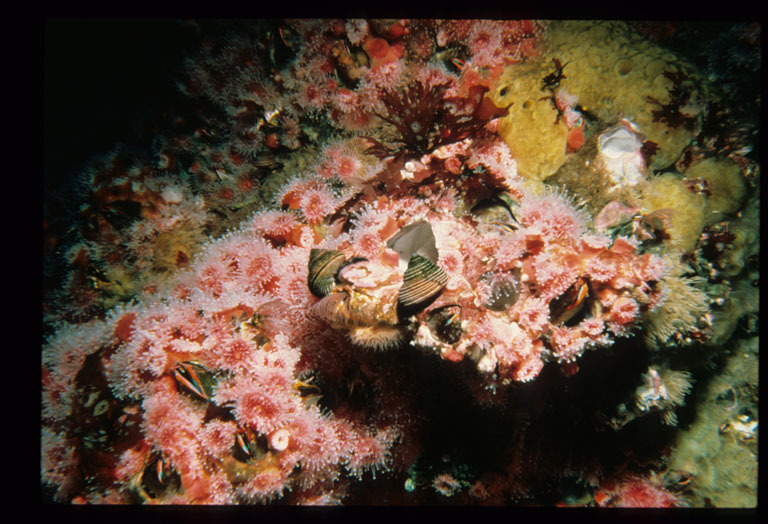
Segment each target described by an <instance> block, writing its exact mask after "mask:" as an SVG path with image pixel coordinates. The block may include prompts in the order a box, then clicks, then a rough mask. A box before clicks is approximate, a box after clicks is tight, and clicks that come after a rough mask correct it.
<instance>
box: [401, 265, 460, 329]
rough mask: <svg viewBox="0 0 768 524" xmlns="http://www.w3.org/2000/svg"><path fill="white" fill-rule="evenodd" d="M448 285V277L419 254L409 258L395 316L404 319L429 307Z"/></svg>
mask: <svg viewBox="0 0 768 524" xmlns="http://www.w3.org/2000/svg"><path fill="white" fill-rule="evenodd" d="M447 283H448V275H447V274H446V273H445V271H443V270H442V269H440V268H439V267H438V266H437V265H436V264H435V263H433V262H432V261H430V260H428V259H426V258H424V257H423V256H421V255H419V254H414V255H413V256H411V259H410V261H409V262H408V268H407V269H406V270H405V274H404V275H403V285H402V287H401V288H400V292H399V293H398V296H397V316H398V318H400V319H401V320H402V319H405V318H407V317H410V316H411V315H415V314H416V313H418V312H419V311H422V310H423V309H424V308H426V307H427V306H429V305H430V304H431V303H432V302H434V301H435V299H437V297H439V296H440V293H442V292H443V288H445V285H446V284H447Z"/></svg>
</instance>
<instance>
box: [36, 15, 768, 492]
mask: <svg viewBox="0 0 768 524" xmlns="http://www.w3.org/2000/svg"><path fill="white" fill-rule="evenodd" d="M185 24H188V25H190V27H191V28H192V30H193V31H194V32H195V34H196V35H197V37H198V42H199V49H195V50H194V51H192V50H191V51H190V53H189V55H188V58H187V60H186V61H185V68H184V69H185V74H184V75H183V77H182V78H178V79H175V80H176V82H177V85H178V88H179V93H180V96H183V97H184V98H185V99H187V100H188V101H189V103H190V104H191V105H192V106H193V107H194V108H195V110H194V111H193V112H191V113H190V114H185V115H180V116H179V118H178V119H177V120H176V121H177V123H178V125H176V126H175V127H174V128H173V131H172V132H168V133H164V134H158V135H157V136H156V137H155V138H154V141H153V144H154V145H153V147H152V149H151V150H150V151H144V152H137V151H133V150H129V149H128V148H124V147H121V146H120V145H116V146H115V148H114V149H113V150H112V151H109V152H106V153H104V152H101V153H100V154H99V155H97V156H94V157H93V158H92V159H91V160H90V162H89V163H88V165H87V166H86V167H84V168H83V169H82V172H81V173H80V175H79V176H80V180H79V189H80V197H81V198H82V202H81V203H80V204H79V205H78V207H77V208H76V210H75V211H73V213H72V214H73V217H74V219H73V223H72V224H67V226H66V228H62V229H61V230H58V229H56V228H55V227H54V226H53V225H54V224H58V223H59V222H60V221H57V220H47V221H46V224H47V229H46V233H45V234H46V239H45V243H44V246H50V248H49V249H48V251H46V252H45V256H46V257H49V258H50V259H51V260H53V259H55V260H57V261H59V262H58V265H57V264H53V263H51V264H49V265H46V267H63V268H64V269H63V270H62V271H61V272H60V273H59V274H53V275H46V276H47V279H46V282H55V284H50V285H48V286H47V289H45V294H44V300H43V324H44V327H43V338H44V340H43V342H42V358H41V372H42V406H41V425H42V430H41V484H42V487H43V499H44V501H46V502H54V501H55V502H58V503H73V504H75V503H87V504H126V503H128V504H134V503H144V504H235V503H240V504H254V503H255V504H298V505H337V504H353V505H361V504H363V505H364V504H390V505H416V504H462V505H468V504H472V505H509V504H512V505H550V506H555V505H559V506H598V507H678V506H697V507H699V506H710V507H711V506H714V507H732V506H736V507H753V506H755V505H756V483H757V473H756V468H757V451H756V443H757V429H758V420H757V415H758V413H757V401H758V381H757V362H758V352H757V345H758V341H759V328H758V325H759V322H758V319H759V296H758V295H759V268H758V265H759V260H758V258H759V218H760V217H759V215H760V213H759V198H760V196H759V188H760V165H759V162H758V160H757V158H758V156H757V155H756V154H755V152H754V151H753V148H755V147H756V146H755V143H756V138H757V131H758V130H757V129H756V128H755V127H754V126H753V125H752V124H750V123H748V122H745V121H743V120H740V118H741V116H740V115H741V113H739V112H738V111H737V110H736V109H734V108H732V107H730V106H729V104H728V101H727V96H726V95H727V94H725V93H723V92H721V91H720V90H719V89H718V86H717V85H716V84H714V83H712V82H710V81H709V79H708V77H707V74H706V72H705V71H701V70H700V69H699V67H698V66H696V65H694V63H693V59H692V58H691V57H689V56H684V55H683V54H682V53H676V52H675V51H674V50H672V49H669V48H667V47H665V46H664V39H663V38H662V37H660V36H659V35H660V34H661V35H663V34H667V33H664V32H662V33H658V32H656V30H657V29H659V27H658V26H654V25H652V24H651V25H648V24H629V23H623V22H617V21H616V22H572V21H523V20H430V19H419V20H406V19H392V20H383V19H382V20H363V19H323V20H302V19H292V20H270V21H266V20H262V21H253V22H247V23H246V22H237V23H235V22H223V21H211V20H206V21H197V22H185ZM665 31H670V30H669V29H665ZM680 31H682V32H684V29H680ZM723 38H724V37H723ZM718 42H719V45H723V43H722V41H721V40H718ZM739 45H741V46H744V45H747V44H745V43H744V42H743V41H740V44H739ZM169 81H171V79H169ZM755 103H758V104H759V101H755ZM737 379H738V380H737ZM724 479H725V480H724Z"/></svg>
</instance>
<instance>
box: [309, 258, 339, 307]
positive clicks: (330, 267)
mask: <svg viewBox="0 0 768 524" xmlns="http://www.w3.org/2000/svg"><path fill="white" fill-rule="evenodd" d="M346 260H347V259H346V257H345V256H344V253H342V252H341V251H335V250H331V249H312V251H310V252H309V275H308V276H307V285H308V286H309V290H310V291H311V292H312V294H313V295H315V296H316V297H317V298H323V297H325V296H327V295H328V294H330V293H331V291H333V287H334V285H335V284H336V273H337V272H338V271H339V269H341V268H342V267H343V266H344V263H345V262H346Z"/></svg>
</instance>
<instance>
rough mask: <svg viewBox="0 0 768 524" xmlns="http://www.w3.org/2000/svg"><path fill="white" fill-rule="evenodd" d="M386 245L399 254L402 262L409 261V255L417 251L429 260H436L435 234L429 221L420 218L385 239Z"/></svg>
mask: <svg viewBox="0 0 768 524" xmlns="http://www.w3.org/2000/svg"><path fill="white" fill-rule="evenodd" d="M387 247H388V248H389V249H392V250H394V251H397V252H398V253H399V254H400V261H401V262H402V263H403V264H406V263H409V262H410V260H411V257H412V256H413V255H414V254H416V253H418V254H419V255H421V256H423V257H424V258H426V259H429V260H430V261H431V262H437V257H438V254H437V246H436V245H435V234H434V233H433V232H432V226H430V225H429V222H425V221H423V220H420V221H418V222H414V223H413V224H409V225H407V226H405V227H404V228H402V229H401V230H400V231H398V232H397V234H395V236H393V237H392V238H390V239H389V240H388V241H387Z"/></svg>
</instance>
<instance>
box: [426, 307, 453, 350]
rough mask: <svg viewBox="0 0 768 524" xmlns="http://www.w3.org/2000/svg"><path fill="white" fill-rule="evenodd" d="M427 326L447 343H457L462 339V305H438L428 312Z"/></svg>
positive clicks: (436, 336)
mask: <svg viewBox="0 0 768 524" xmlns="http://www.w3.org/2000/svg"><path fill="white" fill-rule="evenodd" d="M427 326H428V327H429V330H430V331H431V332H432V334H433V335H434V336H435V338H437V339H438V340H440V341H441V342H445V343H447V344H455V343H456V342H458V341H459V340H460V339H461V334H462V329H461V306H460V305H458V304H448V305H445V306H441V307H437V308H435V309H433V310H432V311H430V312H429V313H427Z"/></svg>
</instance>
